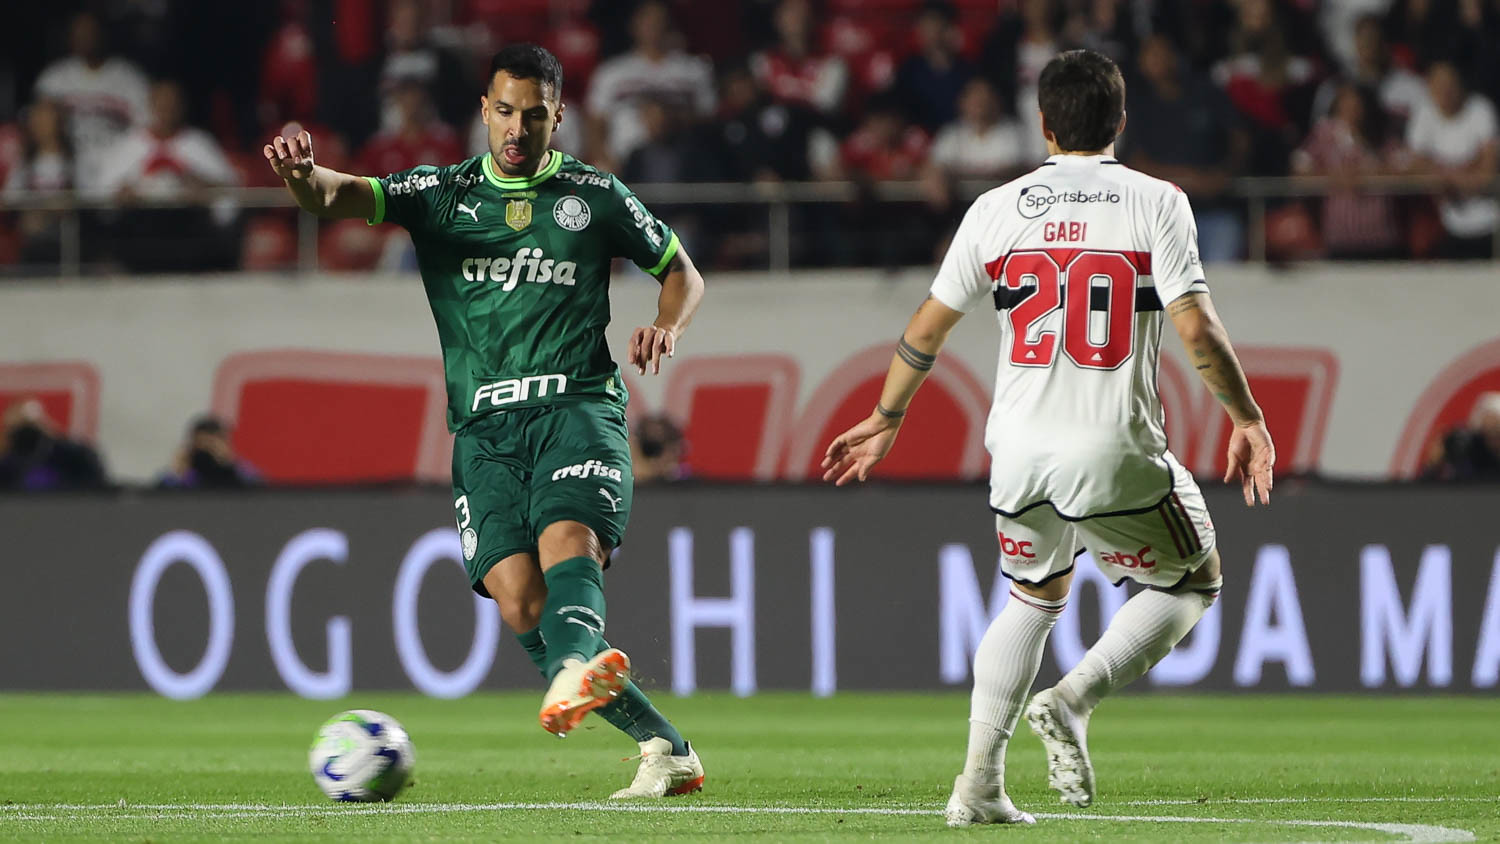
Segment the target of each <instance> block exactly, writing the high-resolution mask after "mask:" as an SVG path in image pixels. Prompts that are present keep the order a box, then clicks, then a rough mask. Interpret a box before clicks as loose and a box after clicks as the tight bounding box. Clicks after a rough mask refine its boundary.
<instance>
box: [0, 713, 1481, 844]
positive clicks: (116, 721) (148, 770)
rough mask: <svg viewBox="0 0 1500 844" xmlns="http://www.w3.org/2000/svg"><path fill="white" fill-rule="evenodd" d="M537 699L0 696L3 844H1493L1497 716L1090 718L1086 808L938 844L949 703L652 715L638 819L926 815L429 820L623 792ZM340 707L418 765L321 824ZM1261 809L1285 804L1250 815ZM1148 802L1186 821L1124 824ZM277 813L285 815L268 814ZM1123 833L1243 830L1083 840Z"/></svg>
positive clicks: (609, 749) (603, 732)
mask: <svg viewBox="0 0 1500 844" xmlns="http://www.w3.org/2000/svg"><path fill="white" fill-rule="evenodd" d="M538 699H539V696H538V695H475V696H472V697H469V698H466V699H464V700H458V701H437V700H429V699H424V698H421V697H417V696H415V695H407V694H362V695H359V696H358V697H356V698H352V699H350V700H347V701H335V702H317V701H304V700H297V699H294V698H291V697H288V696H283V695H228V694H224V695H215V696H212V697H209V698H205V699H203V700H199V701H193V702H184V703H179V702H172V701H167V700H162V699H159V698H156V697H151V696H146V695H128V696H115V695H0V838H17V839H27V840H47V841H57V840H81V839H96V840H110V841H122V840H137V841H145V840H150V841H181V840H192V839H224V838H234V837H255V838H257V839H260V840H294V839H295V840H325V841H345V840H354V839H358V840H363V841H375V840H391V841H395V840H429V841H452V840H462V839H468V840H481V841H492V840H515V841H523V840H524V841H545V840H560V839H573V840H580V839H582V838H596V839H598V838H603V837H606V836H607V837H608V839H609V840H612V841H619V842H629V841H640V840H650V839H665V840H677V841H699V840H767V841H830V840H839V841H841V840H870V839H874V840H886V841H913V840H946V841H955V840H961V839H966V838H969V837H972V836H1005V837H1006V838H1007V839H1008V840H1009V839H1015V840H1017V841H1043V840H1046V841H1087V840H1106V839H1107V840H1110V841H1257V842H1273V841H1307V840H1365V841H1392V840H1402V838H1401V836H1399V835H1396V834H1393V833H1390V832H1382V831H1371V830H1368V829H1357V828H1338V827H1319V826H1306V825H1303V826H1293V825H1286V824H1277V823H1274V821H1277V820H1288V819H1292V820H1303V821H1321V820H1341V821H1356V822H1382V823H1403V824H1427V825H1436V826H1443V827H1450V828H1457V829H1461V830H1468V831H1470V832H1472V833H1474V835H1475V836H1476V837H1477V839H1478V840H1481V841H1483V840H1500V802H1497V801H1496V795H1497V794H1500V717H1497V716H1500V704H1497V703H1496V702H1495V701H1494V700H1492V699H1482V698H1467V699H1456V698H1425V697H1424V698H1417V697H1410V698H1332V697H1277V696H1235V697H1211V696H1181V697H1163V696H1150V695H1143V696H1135V697H1129V696H1127V697H1121V698H1118V699H1114V700H1111V701H1108V702H1107V703H1106V704H1105V706H1104V707H1103V708H1102V709H1101V710H1100V711H1099V712H1098V713H1097V715H1096V716H1095V718H1094V723H1093V726H1092V730H1091V732H1090V736H1089V738H1090V745H1091V748H1092V750H1093V754H1094V759H1095V763H1096V766H1097V770H1098V775H1099V788H1100V799H1099V800H1098V802H1097V803H1096V804H1095V806H1094V807H1093V808H1091V809H1088V810H1074V809H1068V810H1067V812H1066V814H1067V815H1069V817H1068V818H1067V819H1050V818H1049V819H1043V820H1041V821H1039V822H1038V823H1037V825H1036V826H1035V827H1031V828H1015V827H1005V828H979V829H971V830H962V831H952V830H947V829H945V828H944V827H943V824H942V819H941V817H940V816H939V815H938V814H937V813H938V811H939V810H940V809H941V807H942V805H943V803H944V801H945V800H946V798H947V796H948V790H949V788H950V787H951V784H952V779H953V776H954V774H955V773H957V772H958V770H959V768H960V766H961V763H962V759H963V744H964V740H965V737H966V735H967V724H966V721H965V717H966V715H967V699H966V697H965V696H963V695H959V694H943V695H875V696H866V695H860V694H852V693H846V694H842V695H839V696H838V697H836V698H833V699H831V700H813V699H810V698H808V697H807V696H805V695H791V694H772V695H761V696H758V697H754V698H748V699H736V698H733V697H728V696H721V695H702V696H699V697H694V698H689V699H681V700H678V699H671V698H663V700H662V703H663V704H664V708H665V709H666V711H667V713H668V714H669V715H670V716H671V717H673V718H674V719H675V720H676V722H677V723H678V724H679V725H680V726H681V727H682V729H683V731H684V733H685V734H686V735H687V736H688V737H689V738H690V739H692V740H693V742H694V744H695V746H696V747H697V748H698V749H699V751H700V753H701V755H702V757H703V760H704V763H705V765H706V767H707V770H708V789H707V791H705V792H704V793H702V794H697V795H692V796H689V797H683V798H675V799H672V800H671V801H667V802H665V803H663V804H653V805H663V806H666V807H711V806H739V807H780V806H789V807H818V808H845V809H882V808H884V809H892V808H894V809H909V810H927V813H923V814H901V815H878V814H860V813H848V814H762V813H725V812H712V811H704V812H665V811H660V810H657V809H655V808H651V809H650V810H648V811H643V812H611V811H604V810H599V809H587V808H585V809H563V808H540V809H536V808H529V809H520V808H512V809H497V808H474V809H466V810H462V811H434V810H432V809H430V808H427V807H431V805H432V804H450V808H452V807H453V806H452V804H495V803H504V802H510V803H553V802H569V803H572V802H585V801H594V800H599V799H601V798H604V797H606V796H607V795H608V794H609V793H610V791H612V790H613V789H615V788H618V787H620V786H622V785H624V784H625V783H627V782H628V781H629V780H630V777H631V774H632V772H633V770H634V768H633V763H626V762H622V761H621V757H623V756H626V755H627V754H629V753H633V752H634V750H635V748H634V746H633V745H631V744H630V743H629V742H628V741H627V740H626V739H625V738H624V737H623V736H621V735H619V734H617V733H615V732H614V731H613V730H612V729H611V728H609V727H608V725H606V724H604V723H603V722H602V721H599V720H598V719H596V718H591V719H590V721H589V722H587V723H590V725H591V726H590V727H589V728H586V729H582V730H580V731H578V732H576V733H575V734H574V735H571V736H569V737H568V738H567V739H565V740H563V741H559V740H557V739H554V738H552V737H551V736H548V735H546V734H545V733H543V732H542V731H541V730H540V728H539V727H537V726H536V720H535V717H536V706H537V703H538ZM356 706H358V707H368V708H374V709H380V710H383V711H386V712H389V713H391V714H392V715H394V716H395V717H396V718H397V719H399V720H400V721H401V722H402V723H404V724H405V725H406V727H407V729H408V730H409V731H410V733H411V735H412V738H413V741H414V742H415V745H416V749H417V767H416V777H415V782H414V784H413V785H412V787H411V788H410V789H408V790H407V791H406V792H405V793H403V794H402V796H401V797H400V799H399V800H398V801H397V802H396V803H394V804H391V805H389V806H381V807H361V806H350V805H342V804H333V803H330V802H328V801H326V800H325V799H324V798H323V797H322V795H321V794H319V793H318V792H317V790H316V789H315V788H314V786H313V784H312V779H311V777H310V776H309V775H308V773H307V770H306V765H307V761H306V752H307V748H308V745H309V743H310V741H311V739H312V734H313V732H314V730H315V729H316V728H317V726H318V725H319V724H320V723H321V722H322V721H323V720H324V719H325V718H326V717H328V716H329V715H332V714H333V713H335V712H337V711H339V710H340V709H344V708H351V707H356ZM1008 780H1009V783H1008V784H1009V791H1010V794H1011V796H1012V797H1013V798H1014V799H1015V801H1016V803H1017V804H1018V805H1020V806H1021V807H1022V808H1026V809H1029V810H1032V811H1038V812H1055V813H1062V812H1063V807H1061V806H1059V805H1058V804H1057V802H1056V799H1055V797H1054V796H1053V795H1052V793H1051V792H1049V791H1047V789H1046V787H1045V781H1044V780H1045V774H1044V764H1043V758H1042V752H1041V747H1040V745H1039V744H1038V742H1037V741H1036V739H1035V738H1034V737H1032V736H1031V735H1030V734H1029V733H1027V732H1026V731H1025V728H1024V726H1023V727H1022V735H1021V736H1019V737H1018V738H1017V739H1016V741H1015V742H1014V743H1013V745H1012V747H1011V753H1010V762H1009V770H1008ZM1263 798H1276V799H1286V798H1292V799H1296V800H1298V801H1303V802H1273V803H1267V802H1249V801H1250V800H1252V799H1263ZM1372 798H1375V799H1372ZM1378 798H1392V799H1391V800H1383V799H1378ZM122 800H123V801H125V803H124V807H123V808H120V807H119V806H118V805H117V804H118V802H119V801H122ZM1151 800H1168V801H1192V802H1187V803H1186V804H1184V805H1153V804H1147V803H1144V802H1143V801H1151ZM58 804H71V805H72V806H75V807H80V808H66V807H59V806H58ZM163 804H170V805H169V807H166V808H163ZM205 804H207V805H209V806H219V808H202V806H204V805H205ZM223 804H243V805H241V806H240V807H239V808H223ZM285 805H289V806H291V807H294V808H291V809H285V810H270V809H268V808H267V807H281V806H285ZM106 806H107V807H108V808H105V807H106ZM418 809H420V811H412V810H418ZM1121 815H1150V816H1153V817H1155V816H1176V817H1191V818H1219V819H1245V820H1250V821H1253V822H1250V823H1212V822H1210V823H1167V822H1158V821H1128V822H1127V821H1109V820H1102V819H1103V818H1107V817H1110V816H1121Z"/></svg>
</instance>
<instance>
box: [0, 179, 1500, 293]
mask: <svg viewBox="0 0 1500 844" xmlns="http://www.w3.org/2000/svg"><path fill="white" fill-rule="evenodd" d="M994 186H995V183H994V182H992V181H987V180H965V181H961V182H958V183H957V184H956V185H955V188H956V190H955V192H954V197H955V198H956V199H957V200H958V201H960V202H964V203H967V202H968V201H971V200H972V199H973V198H974V197H977V196H978V195H979V194H981V193H983V192H984V191H986V190H988V189H990V188H992V187H994ZM634 189H635V191H636V193H637V194H638V195H639V196H641V198H642V199H644V200H645V201H646V202H647V203H648V204H650V205H652V206H653V207H655V208H656V209H657V210H658V213H660V212H661V211H662V209H669V212H668V213H665V214H662V216H664V217H665V218H666V219H668V221H671V214H670V210H682V209H691V208H710V207H717V208H738V209H743V210H749V209H754V208H761V209H763V212H764V214H765V223H764V229H763V231H764V232H765V234H766V249H765V253H766V257H765V268H766V269H769V270H771V271H786V270H790V269H793V268H794V266H793V264H794V259H793V238H794V237H795V236H796V234H797V230H798V224H797V222H795V221H794V219H793V209H794V208H796V207H798V206H833V205H844V206H847V205H851V204H853V203H856V202H860V201H866V202H869V201H873V202H876V203H892V204H900V203H907V204H914V203H922V202H924V201H925V200H927V199H928V197H929V196H930V186H928V185H926V184H924V183H923V182H920V181H889V182H879V183H874V184H866V183H860V182H855V181H829V182H783V183H743V182H664V183H639V184H636V185H634ZM1339 189H1340V188H1339V187H1338V186H1336V185H1335V184H1334V183H1333V182H1332V181H1331V180H1328V179H1325V178H1321V177H1242V178H1238V179H1235V180H1234V181H1233V182H1232V184H1231V187H1230V189H1229V190H1228V191H1227V193H1226V195H1225V198H1226V199H1229V200H1232V201H1233V202H1235V203H1237V204H1238V205H1239V207H1240V208H1242V209H1243V212H1244V215H1245V217H1244V219H1245V223H1246V237H1245V242H1246V251H1247V255H1246V260H1247V261H1249V262H1251V263H1263V262H1265V261H1267V260H1268V257H1269V256H1268V249H1267V237H1266V233H1267V217H1268V212H1269V211H1270V210H1271V209H1272V208H1273V207H1274V206H1275V205H1276V204H1277V203H1284V202H1288V201H1295V200H1317V199H1321V198H1323V197H1326V196H1328V195H1330V194H1333V193H1335V192H1337V191H1338V190H1339ZM1361 191H1362V192H1363V193H1365V194H1368V195H1372V196H1391V197H1424V196H1425V197H1431V198H1434V199H1436V198H1440V197H1442V196H1443V195H1444V193H1445V191H1446V187H1445V185H1444V183H1443V181H1442V180H1440V179H1437V178H1431V177H1409V176H1381V177H1373V178H1369V179H1366V180H1365V181H1364V182H1362V184H1361ZM1488 193H1490V194H1491V195H1494V196H1496V197H1500V181H1497V182H1496V183H1495V184H1492V185H1490V186H1489V189H1488ZM215 204H220V205H224V204H232V205H233V206H234V207H235V208H237V209H238V210H239V211H240V212H244V211H265V210H272V209H287V208H290V207H291V206H292V202H291V198H290V197H289V196H288V195H287V193H286V191H285V190H283V189H282V188H278V187H243V188H214V189H205V190H200V191H197V192H195V194H194V196H193V198H192V199H191V200H182V199H168V200H161V199H155V200H153V199H144V198H138V199H134V200H132V202H131V205H130V206H129V208H130V209H173V208H179V209H180V208H207V207H209V206H211V205H215ZM123 207H124V206H122V205H121V204H120V203H118V202H116V201H114V200H112V199H109V198H102V197H94V198H90V197H80V196H76V195H73V194H67V193H38V192H31V193H27V192H21V193H13V194H10V195H8V196H6V197H5V198H4V201H3V203H0V214H11V213H19V212H25V211H44V212H53V213H55V214H57V215H58V232H57V240H58V248H57V250H56V251H57V259H56V261H55V264H54V265H52V269H53V270H54V271H55V272H56V273H57V274H59V275H61V276H63V277H77V276H79V275H81V274H82V272H83V270H84V269H85V263H86V260H85V254H84V237H85V234H84V229H85V226H84V225H82V223H81V220H82V218H83V215H84V214H87V213H89V212H118V211H121V210H122V208H123ZM321 223H322V221H320V220H319V219H318V218H316V217H313V216H312V215H310V214H298V215H297V223H296V234H295V240H296V248H295V259H294V260H293V261H292V262H290V264H289V266H287V267H286V269H294V270H296V271H297V272H299V273H312V272H317V271H319V270H320V266H319V264H320V261H319V245H318V238H319V233H320V225H321ZM1491 254H1492V256H1493V257H1494V258H1495V259H1496V260H1500V229H1497V231H1496V232H1495V235H1494V243H1493V246H1492V250H1491ZM3 269H5V268H4V267H0V270H3Z"/></svg>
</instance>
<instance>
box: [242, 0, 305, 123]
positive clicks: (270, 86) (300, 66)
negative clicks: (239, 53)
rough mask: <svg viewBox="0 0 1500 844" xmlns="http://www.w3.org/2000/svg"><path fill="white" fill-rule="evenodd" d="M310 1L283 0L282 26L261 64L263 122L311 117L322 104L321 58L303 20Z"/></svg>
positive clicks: (260, 112) (260, 103)
mask: <svg viewBox="0 0 1500 844" xmlns="http://www.w3.org/2000/svg"><path fill="white" fill-rule="evenodd" d="M305 7H306V0H281V26H280V27H279V28H278V29H277V30H276V31H275V32H274V33H273V34H272V35H271V41H270V43H269V44H267V45H266V49H265V52H264V57H263V58H262V59H261V64H260V86H259V88H260V90H259V102H258V103H257V110H258V112H259V114H260V125H261V126H264V127H267V128H271V127H276V126H280V125H281V124H282V123H285V122H286V121H288V120H293V119H302V120H308V119H311V118H312V117H313V115H314V114H315V113H316V109H317V107H318V57H317V55H316V54H315V48H314V45H313V38H312V33H311V32H309V31H308V29H307V25H306V24H305V23H304V22H303V16H304V15H305V14H306V8H305Z"/></svg>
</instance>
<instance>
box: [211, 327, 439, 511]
mask: <svg viewBox="0 0 1500 844" xmlns="http://www.w3.org/2000/svg"><path fill="white" fill-rule="evenodd" d="M445 406H446V402H445V392H444V384H443V370H442V365H441V364H440V363H439V361H438V360H437V359H436V358H423V357H399V356H393V355H367V354H347V353H341V352H321V351H303V350H275V351H264V352H248V353H244V354H238V355H233V356H231V357H229V358H227V359H225V361H224V362H223V363H222V364H220V365H219V370H218V372H217V374H216V375H215V376H214V398H213V410H214V413H215V415H217V416H219V417H220V418H222V419H224V420H225V421H226V422H228V423H229V424H230V425H231V427H232V428H233V430H234V446H235V450H236V451H238V452H239V453H240V455H241V456H242V457H244V458H245V459H246V460H248V461H250V463H252V464H253V465H254V466H256V468H257V469H259V470H260V472H261V474H262V475H263V476H264V477H265V478H266V480H267V481H269V482H272V483H293V484H295V483H372V482H382V481H406V480H412V479H417V480H445V479H446V478H447V477H448V471H449V466H448V458H449V456H450V455H451V445H450V443H449V439H448V436H447V430H446V427H445V424H444V419H445V416H444V413H445V410H444V409H445Z"/></svg>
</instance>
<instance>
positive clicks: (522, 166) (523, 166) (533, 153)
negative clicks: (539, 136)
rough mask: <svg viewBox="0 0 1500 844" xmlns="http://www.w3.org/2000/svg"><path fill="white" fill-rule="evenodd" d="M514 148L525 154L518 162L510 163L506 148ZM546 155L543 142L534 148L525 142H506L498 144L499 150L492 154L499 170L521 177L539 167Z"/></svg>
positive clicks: (535, 170) (508, 174)
mask: <svg viewBox="0 0 1500 844" xmlns="http://www.w3.org/2000/svg"><path fill="white" fill-rule="evenodd" d="M512 149H513V150H516V151H517V152H519V153H521V154H522V155H524V156H525V158H523V159H521V160H520V161H518V162H514V163H512V162H511V161H510V160H509V159H508V158H507V157H506V154H505V153H506V151H507V150H512ZM546 157H547V145H546V143H545V142H542V143H539V144H537V145H536V148H535V149H532V148H529V147H528V146H527V145H525V144H519V143H507V144H502V145H501V146H500V152H499V153H498V154H496V155H494V159H495V163H496V164H498V165H499V166H500V172H502V173H504V174H505V175H507V176H519V177H522V178H525V177H528V176H532V175H534V174H535V173H536V172H537V170H539V169H541V166H542V161H543V159H545V158H546Z"/></svg>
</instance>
